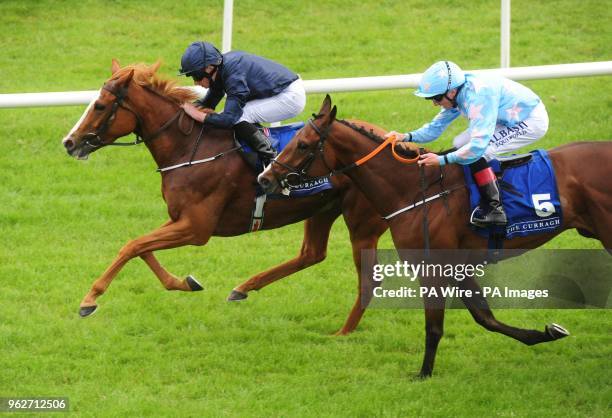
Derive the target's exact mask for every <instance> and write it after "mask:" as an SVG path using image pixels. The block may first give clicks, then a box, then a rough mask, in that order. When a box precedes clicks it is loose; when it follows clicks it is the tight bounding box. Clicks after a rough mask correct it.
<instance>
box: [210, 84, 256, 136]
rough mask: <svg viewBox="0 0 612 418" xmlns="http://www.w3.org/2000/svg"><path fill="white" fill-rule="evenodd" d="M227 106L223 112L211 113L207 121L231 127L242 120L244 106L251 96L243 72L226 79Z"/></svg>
mask: <svg viewBox="0 0 612 418" xmlns="http://www.w3.org/2000/svg"><path fill="white" fill-rule="evenodd" d="M225 91H226V92H227V98H226V99H225V107H224V108H223V112H222V113H211V114H210V115H208V117H207V118H206V122H207V123H209V124H211V125H215V126H219V127H223V128H231V127H232V126H234V125H235V124H236V123H238V121H239V120H240V117H241V116H242V112H243V110H242V109H243V108H244V106H245V105H246V103H247V100H248V98H249V93H250V90H249V87H248V84H247V81H246V77H245V75H244V74H242V73H234V74H232V75H231V76H229V77H228V78H227V79H226V80H225Z"/></svg>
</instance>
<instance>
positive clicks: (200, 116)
mask: <svg viewBox="0 0 612 418" xmlns="http://www.w3.org/2000/svg"><path fill="white" fill-rule="evenodd" d="M181 107H182V108H183V110H184V111H185V113H187V114H188V115H189V116H191V117H192V118H193V119H195V120H196V121H198V122H204V119H206V113H204V112H202V111H201V110H198V108H197V107H195V106H194V105H193V104H191V103H187V102H185V103H183V104H182V105H181Z"/></svg>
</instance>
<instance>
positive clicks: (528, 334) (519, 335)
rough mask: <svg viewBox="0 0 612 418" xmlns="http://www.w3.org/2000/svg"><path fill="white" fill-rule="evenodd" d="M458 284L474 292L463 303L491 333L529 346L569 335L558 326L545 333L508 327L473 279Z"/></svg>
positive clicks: (468, 278) (547, 329)
mask: <svg viewBox="0 0 612 418" xmlns="http://www.w3.org/2000/svg"><path fill="white" fill-rule="evenodd" d="M457 284H458V286H459V287H460V288H461V289H469V290H471V291H472V296H471V297H462V300H463V303H465V306H466V307H467V308H468V309H469V311H470V314H472V317H473V318H474V320H475V321H476V322H477V323H478V324H479V325H481V326H482V327H484V328H485V329H487V330H489V331H493V332H499V333H501V334H504V335H506V336H508V337H511V338H514V339H515V340H518V341H520V342H522V343H523V344H527V345H534V344H539V343H543V342H547V341H554V340H558V339H560V338H563V337H567V336H568V335H569V333H568V332H567V330H565V329H564V328H563V327H561V326H559V325H556V324H551V325H549V326H546V327H545V329H544V331H538V330H528V329H521V328H515V327H511V326H509V325H506V324H504V323H503V322H500V321H498V320H497V319H496V318H495V316H494V315H493V312H492V311H491V309H490V308H489V304H488V303H487V300H486V299H485V298H484V297H483V296H482V289H481V288H480V286H479V285H478V283H476V280H474V278H473V277H466V278H465V279H464V280H462V281H460V282H457Z"/></svg>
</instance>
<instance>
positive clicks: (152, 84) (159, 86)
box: [111, 63, 198, 104]
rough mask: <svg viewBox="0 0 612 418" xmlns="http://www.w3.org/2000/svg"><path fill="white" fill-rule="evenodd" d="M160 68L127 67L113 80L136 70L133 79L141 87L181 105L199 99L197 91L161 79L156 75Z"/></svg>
mask: <svg viewBox="0 0 612 418" xmlns="http://www.w3.org/2000/svg"><path fill="white" fill-rule="evenodd" d="M158 67H159V64H158V63H156V64H153V65H151V66H149V65H146V64H142V63H140V64H131V65H127V66H125V67H123V68H121V69H119V70H118V71H117V72H115V73H114V74H113V77H112V78H111V80H113V79H117V78H119V77H121V76H123V75H125V74H126V73H128V72H130V71H132V70H134V77H133V78H132V81H134V82H135V83H136V84H138V85H139V86H142V87H145V88H149V89H151V90H153V91H154V92H156V93H158V94H160V95H162V96H164V97H167V98H168V99H170V100H172V101H173V102H176V103H178V104H181V103H184V102H191V101H193V100H195V99H197V98H198V94H197V93H196V92H195V91H193V90H191V89H189V88H185V87H180V86H177V85H176V81H174V80H167V79H163V78H160V77H159V76H158V75H157V74H155V72H156V70H157V68H158Z"/></svg>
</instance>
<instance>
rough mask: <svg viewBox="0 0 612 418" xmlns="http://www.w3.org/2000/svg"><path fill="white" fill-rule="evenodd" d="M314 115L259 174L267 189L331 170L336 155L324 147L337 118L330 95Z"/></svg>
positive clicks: (324, 173)
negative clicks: (330, 153)
mask: <svg viewBox="0 0 612 418" xmlns="http://www.w3.org/2000/svg"><path fill="white" fill-rule="evenodd" d="M313 116H314V118H313V119H310V120H309V121H308V123H307V124H306V125H305V126H304V127H303V128H302V129H301V130H300V131H299V132H298V133H297V134H296V135H295V137H293V139H292V140H291V141H290V142H289V144H287V147H286V148H285V149H284V150H283V151H282V152H281V153H280V154H279V155H278V156H277V157H276V158H275V159H274V160H273V161H272V163H271V164H270V165H269V166H268V168H267V169H266V170H265V171H264V172H263V173H261V174H260V175H259V177H258V178H257V181H258V182H259V184H260V185H261V187H262V188H263V189H264V191H265V192H266V193H273V192H276V191H278V190H279V189H280V188H283V189H288V188H290V187H291V186H296V185H298V184H300V183H304V182H306V181H308V180H311V179H313V178H316V177H318V176H323V175H327V174H331V172H332V167H333V164H332V163H333V162H334V158H333V155H327V154H329V153H325V149H324V147H325V141H326V139H327V138H328V136H329V134H330V130H331V127H332V123H333V122H334V120H335V119H336V106H334V107H333V108H332V102H331V98H330V97H329V95H327V96H325V99H324V100H323V104H322V105H321V109H320V110H319V113H318V114H317V115H313Z"/></svg>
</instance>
